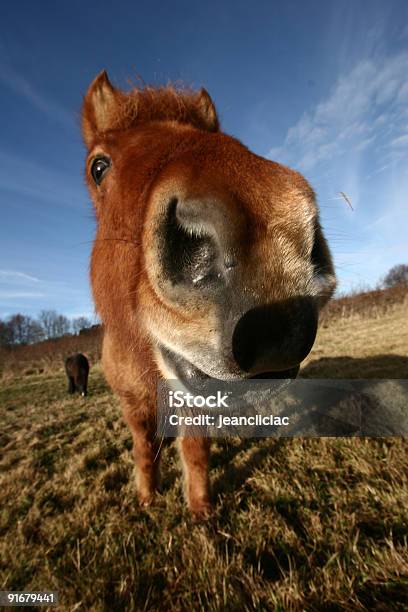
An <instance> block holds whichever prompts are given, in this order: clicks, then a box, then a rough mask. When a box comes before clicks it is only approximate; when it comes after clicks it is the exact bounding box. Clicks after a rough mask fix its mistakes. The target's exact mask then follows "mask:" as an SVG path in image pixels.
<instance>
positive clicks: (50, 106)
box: [0, 49, 74, 128]
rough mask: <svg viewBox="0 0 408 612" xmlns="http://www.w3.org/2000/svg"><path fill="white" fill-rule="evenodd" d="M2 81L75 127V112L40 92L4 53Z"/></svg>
mask: <svg viewBox="0 0 408 612" xmlns="http://www.w3.org/2000/svg"><path fill="white" fill-rule="evenodd" d="M1 50H2V49H1ZM2 55H3V54H2ZM0 81H1V82H2V83H3V84H4V85H6V86H7V87H8V88H9V89H11V91H13V92H14V93H15V94H17V95H18V96H21V97H22V98H24V99H25V100H26V101H27V102H28V103H29V104H31V105H33V106H34V107H35V108H37V109H38V110H40V111H41V112H43V113H44V114H46V115H47V116H48V117H51V118H52V119H54V120H55V121H58V122H59V123H62V124H64V125H67V126H69V127H70V128H72V127H73V125H74V117H73V114H72V113H70V112H69V111H68V110H66V109H65V108H63V107H62V106H61V105H59V104H57V103H56V102H55V101H53V100H51V99H50V98H48V97H47V96H46V95H44V94H43V93H42V92H40V91H39V90H38V88H37V87H36V86H35V85H34V84H33V83H32V82H31V81H30V80H29V79H28V78H27V77H26V76H25V75H23V74H21V73H19V72H18V71H17V70H16V69H15V68H14V67H13V66H12V65H11V63H10V62H9V61H7V60H6V59H5V57H4V55H3V58H2V59H1V60H0Z"/></svg>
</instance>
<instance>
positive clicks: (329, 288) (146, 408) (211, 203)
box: [82, 72, 335, 515]
mask: <svg viewBox="0 0 408 612" xmlns="http://www.w3.org/2000/svg"><path fill="white" fill-rule="evenodd" d="M82 126H83V136H84V140H85V144H86V147H87V150H88V156H87V161H86V176H87V182H88V185H89V190H90V193H91V197H92V200H93V202H94V206H95V211H96V216H97V222H98V228H97V235H96V239H95V242H94V246H93V251H92V261H91V282H92V289H93V295H94V300H95V304H96V307H97V310H98V312H99V315H100V317H101V318H102V321H103V323H104V328H105V336H104V343H103V366H104V370H105V373H106V376H107V379H108V381H109V383H110V385H111V386H112V388H113V389H114V391H115V392H116V393H117V394H118V396H119V398H120V401H121V404H122V407H123V412H124V416H125V419H126V421H127V423H128V425H129V427H130V430H131V432H132V436H133V452H134V458H135V461H136V465H137V489H138V495H139V499H140V501H141V503H143V504H148V503H149V502H150V501H151V500H152V497H153V494H154V491H155V488H156V485H157V476H158V474H157V463H158V462H157V459H156V455H157V454H158V446H157V445H158V442H157V438H156V436H155V434H156V382H157V379H158V377H164V378H179V379H180V378H181V379H188V378H189V377H194V376H200V377H214V378H219V379H240V378H249V377H277V376H281V377H293V376H296V374H297V372H298V369H299V364H300V362H301V361H302V360H303V359H304V358H305V357H306V355H307V354H308V353H309V351H310V349H311V347H312V344H313V342H314V338H315V334H316V329H317V320H318V312H319V310H320V308H321V307H322V305H323V304H324V303H325V302H326V301H327V300H328V299H329V297H330V296H331V294H332V292H333V290H334V287H335V276H334V271H333V266H332V261H331V257H330V253H329V250H328V247H327V244H326V241H325V238H324V236H323V233H322V229H321V226H320V224H319V218H318V211H317V207H316V202H315V197H314V193H313V190H312V189H311V187H310V185H309V184H308V183H307V181H306V180H305V179H304V178H303V177H302V176H301V175H300V174H299V173H297V172H295V171H293V170H290V169H289V168H286V167H284V166H281V165H279V164H277V163H275V162H273V161H269V160H267V159H264V158H262V157H259V156H258V155H255V154H254V153H252V152H250V151H249V150H248V149H247V148H246V147H245V146H243V145H242V144H241V143H240V142H238V140H236V139H234V138H232V137H231V136H228V135H226V134H223V133H222V132H221V131H220V127H219V122H218V118H217V113H216V110H215V108H214V105H213V102H212V100H211V98H210V96H209V95H208V93H207V92H206V91H205V90H204V89H201V90H200V91H199V92H194V91H177V90H175V89H174V88H172V87H163V88H158V89H155V88H150V87H145V88H143V89H136V90H134V91H131V92H130V93H124V92H122V91H120V90H118V89H116V88H114V87H113V86H112V85H111V83H110V82H109V80H108V77H107V75H106V73H105V72H102V73H101V74H100V75H99V76H98V77H97V78H96V79H95V80H94V82H93V83H92V84H91V86H90V88H89V90H88V93H87V95H86V97H85V100H84V105H83V113H82ZM179 442H180V445H179V446H180V453H181V457H182V462H183V467H184V472H185V485H186V497H187V502H188V504H189V507H190V509H191V510H192V512H193V513H195V514H198V515H202V514H206V513H208V511H209V509H210V496H209V479H208V455H209V441H208V440H207V439H204V438H181V439H180V440H179Z"/></svg>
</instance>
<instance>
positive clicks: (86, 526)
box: [0, 304, 408, 611]
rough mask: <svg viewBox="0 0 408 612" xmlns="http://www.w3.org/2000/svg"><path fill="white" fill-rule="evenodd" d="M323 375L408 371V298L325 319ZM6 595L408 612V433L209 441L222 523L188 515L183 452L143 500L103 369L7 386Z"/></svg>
mask: <svg viewBox="0 0 408 612" xmlns="http://www.w3.org/2000/svg"><path fill="white" fill-rule="evenodd" d="M303 375H304V376H312V377H313V376H314V377H344V378H346V377H378V378H382V377H384V378H387V377H393V378H408V328H407V325H406V305H404V304H400V305H398V306H397V307H395V308H393V309H390V310H389V311H387V313H385V314H383V315H382V316H381V317H374V316H373V317H363V316H361V315H355V316H351V317H348V318H342V319H341V320H338V321H329V322H328V323H325V324H324V326H323V327H322V328H321V330H320V332H319V335H318V339H317V342H316V345H315V348H314V350H313V352H312V354H311V356H310V357H309V358H308V360H307V362H306V364H305V368H304V370H303ZM0 385H1V386H0V406H1V415H0V417H1V434H0V445H1V462H0V467H1V483H0V485H1V500H2V501H1V520H0V537H1V540H0V564H1V566H0V571H1V577H0V589H3V590H4V589H9V590H12V589H13V590H26V591H28V590H56V591H58V592H59V599H60V606H59V609H61V610H302V609H304V610H320V609H324V610H333V611H334V610H363V609H368V610H384V611H385V610H406V609H408V554H407V535H408V529H407V525H408V486H407V469H406V466H407V449H408V442H407V441H406V440H404V439H399V438H392V439H391V438H387V439H371V440H370V439H351V438H350V439H346V438H338V439H332V438H324V439H308V440H307V439H296V440H289V439H286V440H285V439H280V440H276V439H263V440H239V439H235V438H233V439H229V440H226V441H217V442H215V443H214V448H213V453H212V460H211V479H212V483H213V497H214V505H215V511H214V517H213V518H212V519H211V520H210V521H209V522H208V523H206V524H194V523H193V522H192V521H191V519H190V517H189V514H188V512H187V511H186V509H185V505H184V502H183V498H182V483H181V477H180V469H179V464H178V458H177V453H176V451H175V449H174V447H172V446H168V447H167V448H165V449H164V452H163V461H162V476H163V478H162V480H163V488H162V492H161V494H160V495H159V496H158V498H157V502H156V504H155V505H154V506H152V507H151V508H148V509H141V508H140V507H139V506H138V503H137V501H136V498H135V493H134V487H133V460H132V456H131V439H130V435H129V432H128V430H127V428H126V426H125V425H124V423H123V421H122V419H121V416H120V411H119V408H118V404H117V401H116V399H115V398H114V397H113V396H112V394H111V393H110V391H109V390H108V388H107V387H106V384H105V382H104V378H103V374H102V372H101V370H100V368H99V366H95V367H94V368H93V369H92V371H91V378H90V389H89V391H90V395H89V397H88V398H87V399H86V400H84V399H82V398H80V397H70V396H68V395H67V394H66V381H65V377H64V374H63V372H62V371H61V370H55V371H52V372H48V373H47V372H44V373H43V374H40V375H38V374H28V375H26V376H15V377H7V378H6V379H4V380H3V382H1V383H0Z"/></svg>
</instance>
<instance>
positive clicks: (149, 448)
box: [124, 405, 160, 506]
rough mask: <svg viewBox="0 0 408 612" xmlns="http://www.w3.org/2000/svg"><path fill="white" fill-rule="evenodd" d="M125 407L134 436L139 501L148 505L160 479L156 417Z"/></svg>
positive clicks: (126, 418) (127, 420)
mask: <svg viewBox="0 0 408 612" xmlns="http://www.w3.org/2000/svg"><path fill="white" fill-rule="evenodd" d="M129 408H130V407H129V406H128V405H126V406H125V407H124V416H125V420H126V422H127V424H128V425H129V428H130V431H131V433H132V438H133V457H134V460H135V464H136V490H137V494H138V497H139V501H140V503H141V504H142V505H143V506H148V505H149V504H150V503H151V502H152V500H153V497H154V494H155V491H156V490H157V485H158V480H159V455H160V445H159V442H158V439H157V434H156V426H155V420H154V418H152V417H150V416H149V415H146V414H145V413H142V414H138V412H137V411H135V410H134V409H133V410H132V409H129Z"/></svg>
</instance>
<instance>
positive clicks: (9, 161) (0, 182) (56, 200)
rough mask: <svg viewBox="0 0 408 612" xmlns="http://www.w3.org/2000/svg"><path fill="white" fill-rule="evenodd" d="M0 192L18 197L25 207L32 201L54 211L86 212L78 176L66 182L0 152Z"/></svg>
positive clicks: (50, 170) (47, 169) (59, 174)
mask: <svg viewBox="0 0 408 612" xmlns="http://www.w3.org/2000/svg"><path fill="white" fill-rule="evenodd" d="M75 178H76V179H77V180H75ZM0 189H2V190H4V191H9V192H11V193H14V194H17V195H19V196H20V197H21V198H22V199H23V200H24V201H25V202H27V205H29V206H31V205H32V203H31V202H30V200H29V198H35V199H36V200H37V201H38V202H39V203H40V204H42V205H43V206H44V204H45V205H47V204H53V205H54V207H58V208H59V207H60V206H61V205H63V206H67V207H69V208H76V209H78V208H82V209H83V210H86V208H85V204H84V203H85V202H86V201H87V195H86V191H85V187H84V186H83V185H82V182H81V178H80V176H79V172H78V177H73V178H72V177H69V178H67V177H66V176H65V175H64V173H63V172H60V171H58V170H55V169H54V168H52V167H51V166H50V167H44V166H42V165H40V164H38V163H37V162H35V161H33V160H32V159H26V158H25V157H20V156H17V155H14V154H12V153H9V152H6V151H2V150H1V149H0ZM2 197H3V199H4V196H2Z"/></svg>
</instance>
